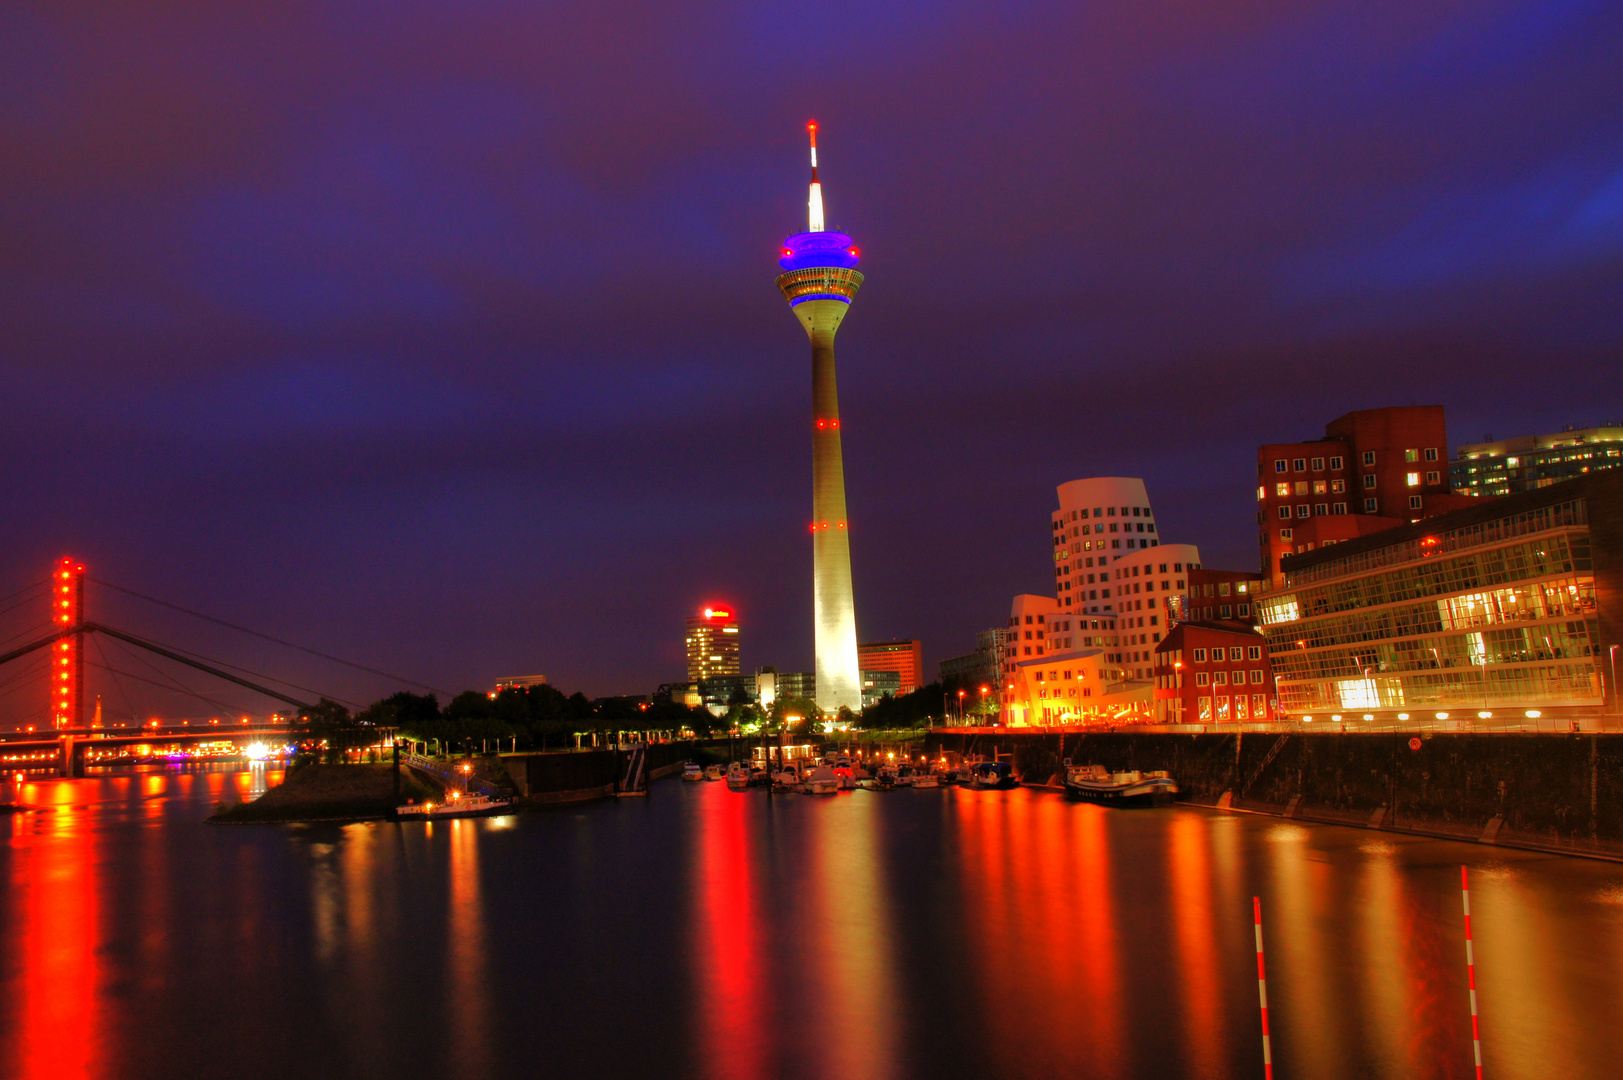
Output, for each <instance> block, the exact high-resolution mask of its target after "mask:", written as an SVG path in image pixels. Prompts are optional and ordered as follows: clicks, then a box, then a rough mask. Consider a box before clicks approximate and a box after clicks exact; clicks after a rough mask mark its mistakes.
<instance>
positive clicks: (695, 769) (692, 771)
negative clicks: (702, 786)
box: [682, 761, 704, 783]
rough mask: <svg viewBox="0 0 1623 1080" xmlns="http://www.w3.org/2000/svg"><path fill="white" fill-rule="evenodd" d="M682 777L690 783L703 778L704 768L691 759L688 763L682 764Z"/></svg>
mask: <svg viewBox="0 0 1623 1080" xmlns="http://www.w3.org/2000/svg"><path fill="white" fill-rule="evenodd" d="M682 779H684V780H686V781H688V782H690V783H691V782H693V781H695V780H703V779H704V770H703V769H701V768H699V766H697V765H695V764H694V763H693V762H691V761H690V762H688V763H687V764H686V765H684V766H682Z"/></svg>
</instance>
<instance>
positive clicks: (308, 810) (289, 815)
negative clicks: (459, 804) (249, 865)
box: [209, 765, 438, 824]
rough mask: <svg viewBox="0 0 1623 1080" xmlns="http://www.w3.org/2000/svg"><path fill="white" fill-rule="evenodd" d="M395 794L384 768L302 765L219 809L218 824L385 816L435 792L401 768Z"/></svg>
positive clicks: (390, 776) (392, 778)
mask: <svg viewBox="0 0 1623 1080" xmlns="http://www.w3.org/2000/svg"><path fill="white" fill-rule="evenodd" d="M400 783H401V788H400V795H399V796H398V797H397V796H396V794H395V776H394V769H393V768H392V767H391V766H388V765H305V766H304V767H302V768H298V769H292V770H290V771H289V772H288V774H287V777H286V779H284V780H283V781H282V783H280V784H278V785H276V786H275V787H273V788H271V789H270V790H269V791H267V792H265V794H263V795H261V796H260V797H259V798H257V799H255V800H254V801H253V802H249V803H235V804H228V805H225V806H222V807H220V810H219V812H218V813H216V814H215V815H214V816H213V817H211V818H210V819H209V820H210V821H213V822H217V823H220V824H246V823H249V822H296V821H365V820H369V819H376V818H382V817H387V816H388V815H389V814H390V813H391V812H392V811H393V810H394V808H395V807H396V806H397V805H399V800H400V799H405V798H417V799H424V798H434V797H437V796H438V790H437V789H435V788H431V787H428V786H427V785H426V784H424V783H422V782H420V781H418V780H416V779H413V777H412V775H411V774H410V773H409V772H406V771H404V770H402V772H401V777H400Z"/></svg>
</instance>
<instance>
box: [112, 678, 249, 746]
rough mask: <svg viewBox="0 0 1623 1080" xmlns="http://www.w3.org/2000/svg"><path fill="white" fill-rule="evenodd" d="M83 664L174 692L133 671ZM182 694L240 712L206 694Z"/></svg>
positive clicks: (229, 710) (233, 711)
mask: <svg viewBox="0 0 1623 1080" xmlns="http://www.w3.org/2000/svg"><path fill="white" fill-rule="evenodd" d="M85 663H86V664H88V665H89V666H90V667H93V668H101V669H102V670H104V671H107V672H110V673H112V674H113V675H123V676H124V677H125V678H127V679H134V680H135V681H136V682H144V683H146V684H148V685H149V686H156V687H158V688H160V689H163V690H169V691H171V692H175V691H174V688H173V687H170V686H165V685H164V684H163V683H161V682H158V681H157V680H156V679H148V678H146V677H145V676H144V675H137V674H135V672H133V671H120V670H119V669H117V668H115V667H112V666H111V665H107V664H98V663H96V662H95V661H94V660H87V661H85ZM184 693H185V696H187V697H194V698H196V699H197V700H198V701H204V702H207V703H208V704H210V705H212V706H214V707H215V708H216V709H219V710H220V711H221V712H223V713H235V712H240V711H241V710H240V709H238V708H236V707H235V706H233V705H230V704H228V703H226V702H224V701H219V700H217V699H215V698H211V697H209V696H208V695H207V694H199V693H198V692H197V691H195V690H187V691H185V692H184ZM130 719H131V720H134V719H136V717H135V716H134V715H132V716H131V717H130ZM221 730H222V731H224V730H226V729H225V728H223V727H222V728H221Z"/></svg>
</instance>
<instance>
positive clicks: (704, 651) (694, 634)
mask: <svg viewBox="0 0 1623 1080" xmlns="http://www.w3.org/2000/svg"><path fill="white" fill-rule="evenodd" d="M738 637H739V635H738V615H737V613H736V612H734V611H733V610H732V608H726V607H714V606H712V607H707V608H705V609H704V610H703V611H701V612H699V614H697V615H691V616H689V617H688V627H687V636H686V648H687V657H688V681H689V682H699V681H701V680H703V679H716V678H722V677H727V676H732V677H734V678H737V677H738V676H739V675H740V673H741V672H742V671H743V668H741V667H740V666H739V663H738Z"/></svg>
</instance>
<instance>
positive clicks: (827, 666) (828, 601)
mask: <svg viewBox="0 0 1623 1080" xmlns="http://www.w3.org/2000/svg"><path fill="white" fill-rule="evenodd" d="M810 130H811V163H812V177H811V192H810V196H809V198H808V199H807V217H808V227H807V230H806V231H805V232H803V233H797V234H796V235H794V236H791V237H789V238H788V239H787V240H785V241H784V242H783V252H782V258H780V259H779V260H778V265H780V266H781V267H782V268H783V271H784V272H783V273H782V274H780V275H778V288H779V289H780V290H781V291H782V292H783V296H784V299H786V300H788V301H789V306H790V309H791V310H792V311H793V312H794V313H795V317H796V318H798V319H799V320H800V324H801V326H802V327H804V328H805V330H806V336H807V337H808V338H810V339H811V347H812V521H811V533H812V594H813V597H812V612H813V616H812V617H813V628H814V631H815V637H816V650H817V656H816V669H817V706H818V708H820V709H822V710H823V711H824V712H829V713H833V712H837V711H838V710H840V709H842V708H847V709H850V710H852V711H853V712H855V711H857V710H860V709H861V708H862V680H861V674H860V670H861V669H860V667H859V665H858V661H857V615H856V598H855V595H854V594H853V592H852V588H851V543H850V532H849V529H848V527H847V525H848V522H847V519H846V514H845V462H844V455H843V453H842V451H841V448H840V402H839V393H838V390H837V388H836V384H835V378H834V335H835V333H837V332H838V331H839V328H840V322H841V321H842V320H843V319H844V318H845V313H846V312H847V311H849V310H850V308H851V300H852V298H853V297H855V296H856V294H857V290H858V289H859V288H861V286H862V275H861V274H859V273H858V272H857V270H856V265H857V249H856V248H855V247H853V246H852V243H851V238H850V237H849V236H847V235H845V234H844V233H839V232H831V231H829V230H827V229H826V228H825V227H824V224H823V186H822V184H821V183H820V182H819V180H818V179H817V125H816V124H812V125H810Z"/></svg>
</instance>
